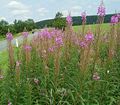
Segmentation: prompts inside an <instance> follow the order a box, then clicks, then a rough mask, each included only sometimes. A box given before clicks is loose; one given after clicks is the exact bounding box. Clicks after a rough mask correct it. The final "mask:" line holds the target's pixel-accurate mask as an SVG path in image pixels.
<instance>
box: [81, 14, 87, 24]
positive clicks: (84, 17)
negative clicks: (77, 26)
mask: <svg viewBox="0 0 120 105" xmlns="http://www.w3.org/2000/svg"><path fill="white" fill-rule="evenodd" d="M81 17H82V21H83V22H86V12H82V13H81Z"/></svg>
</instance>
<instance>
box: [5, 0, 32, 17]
mask: <svg viewBox="0 0 120 105" xmlns="http://www.w3.org/2000/svg"><path fill="white" fill-rule="evenodd" d="M7 6H8V8H9V9H10V11H11V13H12V14H13V15H27V14H28V13H29V12H30V10H29V7H28V6H27V5H25V4H23V3H21V2H19V1H16V0H12V1H10V2H9V3H8V5H7Z"/></svg>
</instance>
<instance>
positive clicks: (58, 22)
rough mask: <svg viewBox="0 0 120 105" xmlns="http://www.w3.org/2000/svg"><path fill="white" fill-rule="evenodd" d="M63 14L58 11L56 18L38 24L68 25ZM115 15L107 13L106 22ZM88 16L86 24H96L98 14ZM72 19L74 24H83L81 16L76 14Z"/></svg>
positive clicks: (40, 25) (42, 25)
mask: <svg viewBox="0 0 120 105" xmlns="http://www.w3.org/2000/svg"><path fill="white" fill-rule="evenodd" d="M61 14H62V13H59V12H58V13H57V14H56V16H55V18H54V19H48V20H43V21H40V22H37V23H36V25H37V27H39V28H44V27H46V26H47V27H58V28H62V27H65V26H66V18H65V17H62V15H61ZM58 15H59V16H58ZM113 15H114V14H108V15H106V16H105V18H104V23H110V20H111V16H113ZM86 18H87V22H86V24H96V23H97V19H98V16H97V15H93V16H87V17H86ZM72 19H73V26H76V25H81V24H82V18H81V16H74V17H72Z"/></svg>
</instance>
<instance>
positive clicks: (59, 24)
mask: <svg viewBox="0 0 120 105" xmlns="http://www.w3.org/2000/svg"><path fill="white" fill-rule="evenodd" d="M62 16H63V14H62V13H60V12H57V13H56V15H55V18H54V21H53V27H55V28H58V29H62V28H65V26H66V20H65V18H62Z"/></svg>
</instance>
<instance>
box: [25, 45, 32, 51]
mask: <svg viewBox="0 0 120 105" xmlns="http://www.w3.org/2000/svg"><path fill="white" fill-rule="evenodd" d="M24 49H25V50H26V51H31V49H32V47H31V46H29V45H25V46H24Z"/></svg>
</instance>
